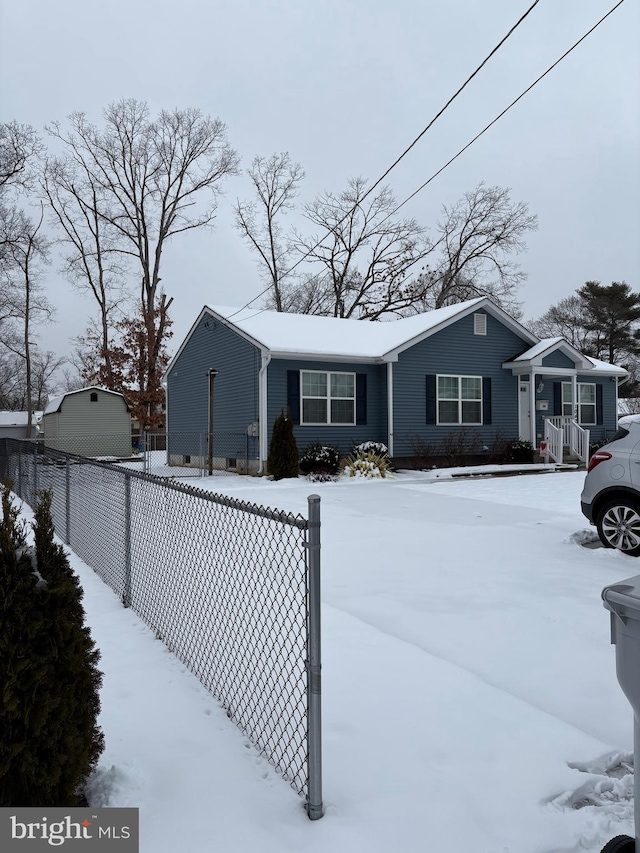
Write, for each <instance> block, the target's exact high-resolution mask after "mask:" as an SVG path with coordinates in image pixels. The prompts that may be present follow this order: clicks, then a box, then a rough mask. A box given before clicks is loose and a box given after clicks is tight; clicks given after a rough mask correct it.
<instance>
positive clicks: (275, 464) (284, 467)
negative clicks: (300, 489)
mask: <svg viewBox="0 0 640 853" xmlns="http://www.w3.org/2000/svg"><path fill="white" fill-rule="evenodd" d="M299 467H300V457H299V455H298V445H297V444H296V439H295V436H294V434H293V421H292V420H291V415H290V413H289V412H288V411H287V414H286V415H285V413H284V412H283V411H281V412H280V414H279V415H278V417H277V418H276V419H275V422H274V424H273V432H272V433H271V444H270V445H269V457H268V459H267V469H268V471H269V473H270V474H272V475H273V479H274V480H283V479H285V478H286V477H297V476H298V471H299Z"/></svg>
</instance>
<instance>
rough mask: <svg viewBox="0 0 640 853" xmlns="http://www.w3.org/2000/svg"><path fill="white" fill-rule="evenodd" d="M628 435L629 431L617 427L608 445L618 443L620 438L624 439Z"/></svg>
mask: <svg viewBox="0 0 640 853" xmlns="http://www.w3.org/2000/svg"><path fill="white" fill-rule="evenodd" d="M628 435H629V430H628V429H625V427H618V429H617V430H616V433H615V435H614V436H613V437H612V438H611V439H609V441H608V444H613V442H614V441H620V439H621V438H626V437H627V436H628Z"/></svg>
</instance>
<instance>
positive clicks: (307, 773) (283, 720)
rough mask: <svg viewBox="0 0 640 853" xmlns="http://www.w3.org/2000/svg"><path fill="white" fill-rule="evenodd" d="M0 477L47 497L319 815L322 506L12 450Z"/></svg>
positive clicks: (100, 569) (59, 523)
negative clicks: (291, 505)
mask: <svg viewBox="0 0 640 853" xmlns="http://www.w3.org/2000/svg"><path fill="white" fill-rule="evenodd" d="M0 474H2V476H3V477H7V476H8V477H10V479H11V480H12V482H13V490H14V491H15V492H16V493H17V494H18V495H19V496H20V497H21V498H22V499H23V500H24V501H25V502H26V503H28V504H29V505H31V506H34V505H35V503H36V502H37V494H38V492H39V491H40V490H44V489H49V490H51V493H52V514H53V519H54V524H55V528H56V533H57V535H58V536H59V537H60V538H61V539H62V540H64V541H65V542H66V543H67V544H68V545H69V546H70V547H71V548H72V549H73V551H74V552H75V553H76V554H78V555H79V556H80V557H81V558H82V559H83V560H84V561H85V562H86V563H87V564H88V565H89V566H91V567H92V568H93V569H94V570H95V572H96V573H97V574H98V575H99V576H100V577H101V578H102V579H103V581H105V583H107V584H109V586H110V587H111V588H112V589H113V590H114V592H116V594H117V595H118V596H119V597H120V598H121V599H122V601H123V603H124V605H125V606H126V607H131V608H132V609H133V610H134V611H135V612H136V613H137V614H138V615H139V616H140V617H141V618H142V619H143V620H144V621H145V622H146V623H147V625H149V626H150V627H151V628H152V629H153V630H154V631H155V633H156V635H157V637H158V638H159V639H161V640H162V641H163V642H164V643H165V644H166V645H167V647H168V648H169V649H170V650H171V651H172V652H173V653H174V654H175V655H176V656H177V657H178V658H179V659H180V660H181V661H182V662H183V663H184V664H185V665H186V666H187V667H188V668H189V669H190V670H191V671H192V672H193V673H194V674H195V675H196V676H197V677H198V678H199V679H200V681H201V682H202V684H203V685H204V686H205V687H206V688H207V689H208V690H209V691H210V692H211V693H212V694H213V695H214V696H215V697H216V698H217V699H218V700H219V701H220V702H221V703H222V705H223V707H224V708H225V710H226V712H227V716H228V717H229V718H230V719H231V720H233V721H234V722H235V723H236V724H237V726H238V727H239V728H240V729H241V731H242V732H243V733H244V734H245V735H246V736H247V738H248V739H249V740H250V741H251V742H252V743H253V744H254V745H255V746H256V747H257V749H258V750H259V751H260V753H261V754H262V755H264V756H266V757H267V758H268V759H269V761H270V762H271V763H272V764H273V765H274V766H275V767H276V769H277V770H278V771H279V772H280V773H281V774H282V775H283V776H284V777H285V779H287V780H288V781H289V783H290V784H291V786H292V787H293V788H294V789H295V790H296V791H297V792H298V793H299V794H300V795H301V796H303V797H305V799H306V802H307V811H308V814H309V817H311V818H312V819H316V818H319V817H321V816H322V811H323V809H322V771H321V741H320V695H321V689H320V600H319V599H320V574H319V572H320V498H319V497H317V496H315V495H312V496H311V497H310V498H309V519H305V518H303V517H302V516H300V515H292V514H290V513H286V512H280V511H278V510H272V509H268V508H265V507H262V506H259V505H257V504H252V503H246V502H243V501H240V500H236V499H234V498H228V497H224V496H221V495H216V494H213V493H211V492H206V491H203V490H201V489H197V488H195V487H193V486H190V485H184V484H181V483H176V482H173V481H167V480H162V479H160V478H157V477H154V476H151V475H147V474H145V473H143V472H142V471H136V470H132V469H126V468H122V467H120V466H115V465H111V464H106V463H100V462H97V461H95V460H90V459H87V458H84V457H80V456H73V455H71V454H69V453H65V452H63V451H60V450H51V449H49V448H46V447H44V446H43V445H41V444H38V443H35V442H28V441H18V440H14V439H1V440H0Z"/></svg>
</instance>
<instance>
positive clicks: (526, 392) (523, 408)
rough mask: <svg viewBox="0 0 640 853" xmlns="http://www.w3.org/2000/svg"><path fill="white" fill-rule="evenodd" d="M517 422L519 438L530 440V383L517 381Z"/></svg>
mask: <svg viewBox="0 0 640 853" xmlns="http://www.w3.org/2000/svg"><path fill="white" fill-rule="evenodd" d="M518 387H519V389H520V390H519V391H518V424H519V429H520V440H521V441H531V395H530V390H531V389H530V383H529V382H522V381H521V382H519V383H518Z"/></svg>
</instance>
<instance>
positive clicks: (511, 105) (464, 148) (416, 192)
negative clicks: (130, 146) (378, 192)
mask: <svg viewBox="0 0 640 853" xmlns="http://www.w3.org/2000/svg"><path fill="white" fill-rule="evenodd" d="M623 3H624V0H618V2H617V3H616V4H615V6H613V7H612V8H611V9H609V11H608V12H607V13H606V14H605V15H603V16H602V18H600V20H599V21H597V22H596V23H595V24H594V25H593V26H592V27H591V28H590V29H589V30H587V32H586V33H584V35H583V36H581V37H580V38H579V39H578V40H577V41H576V42H574V44H572V45H571V47H570V48H569V49H568V50H566V51H565V52H564V53H563V54H562V56H560V57H559V58H558V59H556V61H555V62H554V63H553V64H552V65H550V66H549V67H548V68H547V70H546V71H544V72H543V73H542V74H541V75H540V76H539V77H537V78H536V79H535V80H534V81H533V83H531V85H530V86H528V87H527V88H526V89H525V90H524V91H523V92H522V93H521V94H520V95H518V97H517V98H515V99H514V100H513V101H512V102H511V103H510V104H509V105H508V106H507V107H505V109H504V110H502V112H501V113H499V114H498V115H497V116H496V117H495V118H494V119H493V120H492V121H491V122H489V124H487V125H486V126H485V127H484V128H483V129H482V130H481V131H480V132H479V133H477V134H476V135H475V136H474V137H473V139H471V140H470V141H469V142H468V143H467V144H466V145H465V146H464V147H463V148H461V149H460V150H459V151H458V152H457V154H454V156H453V157H451V159H449V160H447V162H446V163H445V164H444V165H443V166H441V167H440V169H438V171H437V172H434V174H433V175H431V177H430V178H428V179H427V180H426V181H425V182H424V183H423V184H421V185H420V186H419V187H418V188H417V189H416V190H414V192H412V193H411V195H409V196H407V198H405V199H404V201H402V202H400V204H399V205H398V206H397V207H396V208H395V209H394V210H393V211H391V213H389V214H388V216H387V217H385V220H386V219H388V218H389V217H391V216H394V215H395V214H396V213H397V212H398V211H399V210H400V209H401V208H402V207H403V206H404V205H405V204H407V202H409V201H411V199H412V198H414V197H415V196H416V195H418V193H419V192H421V191H422V190H423V189H424V188H425V187H427V186H428V185H429V184H430V183H431V182H432V181H433V180H435V179H436V178H437V177H438V175H441V174H442V172H444V170H445V169H447V168H448V167H449V166H450V165H451V164H452V163H453V162H454V161H455V160H457V159H458V157H460V156H461V155H462V154H464V152H465V151H466V150H467V149H468V148H470V147H471V146H472V145H473V144H474V142H477V141H478V139H480V137H481V136H483V135H484V134H485V133H486V132H487V131H488V130H489V129H490V128H491V127H493V125H494V124H496V122H498V121H499V120H500V119H501V118H502V117H503V116H504V115H506V114H507V113H508V112H509V110H510V109H511V108H512V107H514V106H515V105H516V104H517V103H518V102H519V101H521V100H522V98H524V96H525V95H527V94H528V93H529V92H530V91H531V90H532V89H533V88H534V86H537V84H538V83H539V82H540V81H541V80H543V79H544V78H545V77H546V76H547V74H549V73H550V72H551V71H553V69H554V68H556V66H557V65H559V64H560V63H561V62H562V61H563V59H566V57H567V56H569V54H570V53H572V52H573V51H574V50H575V49H576V48H577V47H578V46H579V45H580V44H582V42H583V41H584V40H585V39H586V38H588V37H589V36H590V35H591V33H593V32H594V30H596V29H597V28H598V27H599V26H600V25H601V24H602V23H603V22H604V21H606V19H607V18H608V17H609V16H610V15H612V14H613V13H614V12H615V11H616V9H617V8H618V7H619V6H621V5H622V4H623ZM534 5H535V4H534ZM530 11H531V9H529V10H528V12H530ZM528 12H527V13H526V14H528ZM521 20H522V19H521ZM512 31H513V29H512V30H511V31H510V32H512ZM503 41H504V39H503ZM492 53H495V49H494V51H492ZM487 59H488V57H487ZM485 62H486V60H485ZM483 64H484V62H483ZM480 67H481V66H480ZM480 67H479V68H480ZM479 68H478V69H477V70H479ZM475 73H477V72H474V75H475ZM474 75H472V77H473V76H474ZM470 79H471V78H469V80H470ZM467 82H468V81H467ZM465 85H466V84H465ZM463 88H464V87H463ZM461 91H462V89H459V90H458V93H457V94H459V92H461ZM454 97H455V96H454ZM449 103H451V101H449ZM442 112H443V110H441V111H440V113H439V114H438V115H441V114H442ZM434 121H435V119H434ZM432 124H433V121H432V122H431V123H430V125H429V127H430V126H431V125H432ZM427 129H428V128H425V130H424V131H423V132H422V133H421V134H420V136H422V135H424V133H425V132H426V130H427ZM419 138H420V137H418V138H417V139H416V140H414V142H413V143H412V144H411V145H410V146H409V148H407V149H406V151H405V152H404V154H406V153H407V151H409V150H410V149H411V148H412V147H413V145H415V142H417V140H418V139H419ZM404 154H403V155H402V156H404ZM400 159H402V157H399V158H398V160H396V162H395V163H394V164H393V165H394V166H395V165H396V164H397V163H398V162H400ZM392 168H393V166H391V167H390V169H388V170H387V171H386V172H385V173H384V175H383V176H382V177H381V178H380V179H379V180H378V181H376V183H375V184H374V186H377V185H378V184H379V183H380V181H381V180H383V179H384V177H385V176H386V175H388V174H389V171H391V169H392ZM371 189H373V187H372V188H371ZM356 206H357V205H356ZM356 206H354V207H353V208H352V209H351V210H350V211H349V212H348V213H347V214H346V216H345V217H344V219H346V218H347V217H348V216H350V215H351V214H352V213H353V211H354V210H355V207H356ZM344 219H342V220H341V222H343V221H344ZM385 220H383V221H385ZM338 224H340V223H338ZM330 233H331V232H330V231H329V232H327V234H326V235H325V237H323V238H322V239H323V240H324V239H325V238H326V237H327V236H328V235H329V234H330ZM321 243H322V240H321V241H320V242H319V243H317V244H316V245H315V246H313V247H312V248H311V249H310V250H309V252H307V253H306V254H305V255H304V256H303V257H302V258H300V259H299V260H298V261H297V262H296V263H295V264H294V265H293V266H292V267H291V268H290V269H289V270H287V271H286V273H284V275H285V276H286V275H289V273H290V272H292V271H293V270H294V269H295V268H296V267H297V266H298V264H300V263H302V261H304V260H305V258H307V257H308V256H309V255H310V254H311V252H313V251H314V250H315V249H317V248H318V246H320V245H321ZM320 274H321V273H318V275H320ZM283 277H284V276H283ZM270 289H271V286H269V287H267V288H265V289H264V290H263V291H261V292H260V293H259V294H258V295H257V296H255V297H254V298H253V299H251V300H250V301H249V302H247V303H246V304H245V305H243V307H242V308H239V309H238V310H237V311H236V312H234V313H233V314H230V315H229V316H230V317H234V316H235V315H236V314H239V313H240V312H241V311H244V309H245V308H248V307H249V306H250V305H251V304H252V303H253V302H255V301H256V299H259V298H260V297H261V296H264V295H265V294H266V293H268V292H269V290H270ZM264 310H266V309H261V310H260V311H258V312H257V313H258V314H259V313H262V311H264Z"/></svg>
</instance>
